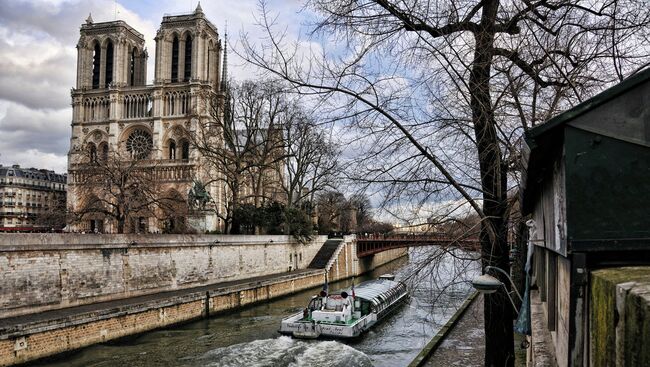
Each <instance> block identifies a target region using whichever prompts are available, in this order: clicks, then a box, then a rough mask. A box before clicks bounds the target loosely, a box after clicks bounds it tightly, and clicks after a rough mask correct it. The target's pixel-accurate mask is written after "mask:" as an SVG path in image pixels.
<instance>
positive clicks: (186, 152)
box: [181, 141, 190, 160]
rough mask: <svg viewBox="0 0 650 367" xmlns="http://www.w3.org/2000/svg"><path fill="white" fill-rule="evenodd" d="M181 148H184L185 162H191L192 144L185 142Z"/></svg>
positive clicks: (183, 156) (183, 157)
mask: <svg viewBox="0 0 650 367" xmlns="http://www.w3.org/2000/svg"><path fill="white" fill-rule="evenodd" d="M181 148H182V155H181V158H182V159H183V160H189V159H190V143H189V142H187V141H183V143H182V146H181Z"/></svg>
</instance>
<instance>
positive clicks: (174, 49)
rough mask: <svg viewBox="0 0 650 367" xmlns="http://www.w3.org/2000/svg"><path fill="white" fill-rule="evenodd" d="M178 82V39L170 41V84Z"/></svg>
mask: <svg viewBox="0 0 650 367" xmlns="http://www.w3.org/2000/svg"><path fill="white" fill-rule="evenodd" d="M176 82H178V37H176V36H174V40H173V41H172V83H176Z"/></svg>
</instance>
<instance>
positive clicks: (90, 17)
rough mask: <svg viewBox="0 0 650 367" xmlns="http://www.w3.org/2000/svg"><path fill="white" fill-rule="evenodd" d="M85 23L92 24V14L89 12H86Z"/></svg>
mask: <svg viewBox="0 0 650 367" xmlns="http://www.w3.org/2000/svg"><path fill="white" fill-rule="evenodd" d="M86 24H93V16H92V14H91V13H88V18H86Z"/></svg>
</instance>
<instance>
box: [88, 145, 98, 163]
mask: <svg viewBox="0 0 650 367" xmlns="http://www.w3.org/2000/svg"><path fill="white" fill-rule="evenodd" d="M88 150H89V152H88V153H89V154H90V161H91V162H92V163H95V162H97V147H96V146H95V144H93V143H90V144H88Z"/></svg>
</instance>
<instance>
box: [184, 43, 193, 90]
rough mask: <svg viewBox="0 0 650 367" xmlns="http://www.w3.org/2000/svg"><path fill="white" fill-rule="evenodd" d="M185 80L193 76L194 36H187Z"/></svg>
mask: <svg viewBox="0 0 650 367" xmlns="http://www.w3.org/2000/svg"><path fill="white" fill-rule="evenodd" d="M183 74H184V75H183V80H184V81H186V82H187V81H189V80H190V78H191V77H192V36H191V35H189V34H188V35H187V37H185V71H184V72H183Z"/></svg>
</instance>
